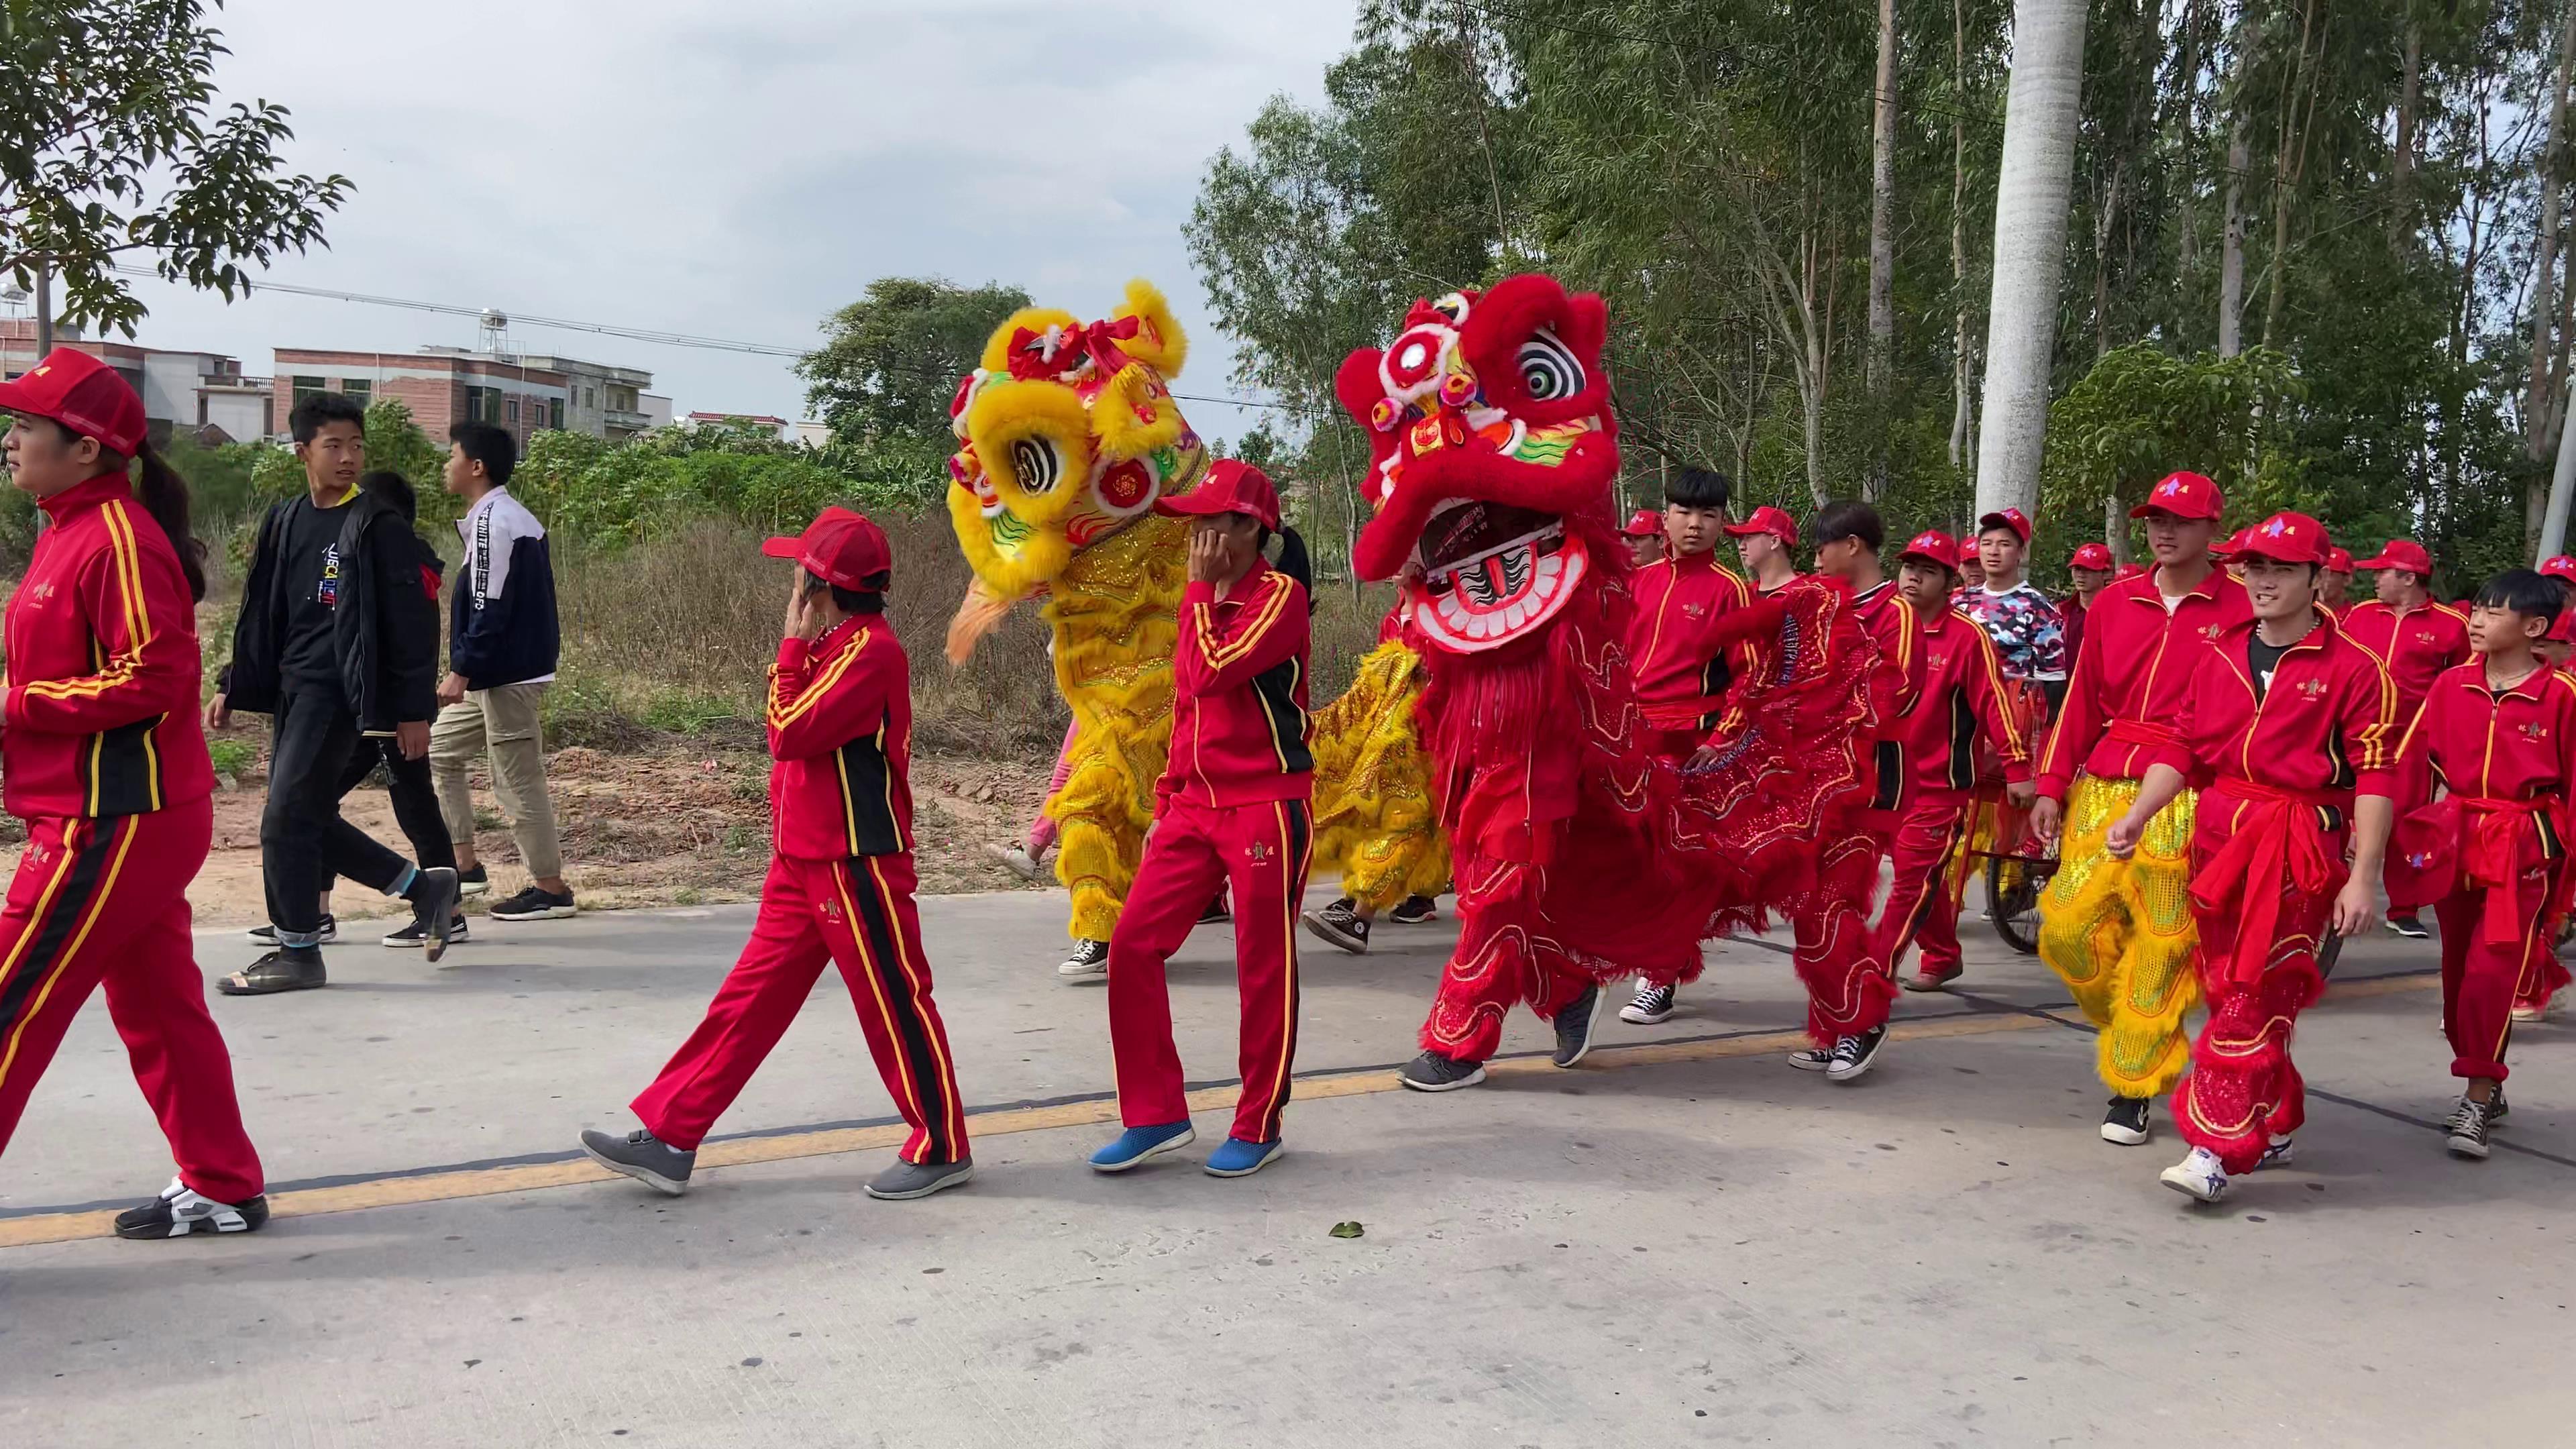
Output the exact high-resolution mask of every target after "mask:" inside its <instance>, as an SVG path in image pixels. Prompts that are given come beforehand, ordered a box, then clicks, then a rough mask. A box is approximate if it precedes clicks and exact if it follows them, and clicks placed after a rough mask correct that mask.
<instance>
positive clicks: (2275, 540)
mask: <svg viewBox="0 0 2576 1449" xmlns="http://www.w3.org/2000/svg"><path fill="white" fill-rule="evenodd" d="M2332 547H2333V545H2332V544H2329V543H2327V542H2326V527H2325V525H2324V524H2322V523H2319V522H2317V521H2316V520H2315V519H2313V518H2310V517H2309V516H2307V515H2306V514H2304V513H2275V514H2273V515H2272V516H2271V517H2269V518H2267V519H2264V520H2263V521H2262V522H2261V523H2258V524H2256V525H2254V526H2253V527H2252V528H2249V529H2247V530H2245V531H2244V532H2243V533H2240V534H2238V535H2236V551H2237V552H2238V553H2240V554H2246V555H2250V556H2251V557H2254V558H2268V559H2272V560H2274V561H2276V562H2279V563H2294V564H2322V563H2324V562H2325V561H2326V554H2327V551H2328V550H2330V549H2331V548H2332Z"/></svg>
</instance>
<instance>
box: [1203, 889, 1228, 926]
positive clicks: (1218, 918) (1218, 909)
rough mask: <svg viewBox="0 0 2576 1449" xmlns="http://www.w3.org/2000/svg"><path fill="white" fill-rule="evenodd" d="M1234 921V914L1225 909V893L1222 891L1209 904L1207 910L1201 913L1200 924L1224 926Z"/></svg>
mask: <svg viewBox="0 0 2576 1449" xmlns="http://www.w3.org/2000/svg"><path fill="white" fill-rule="evenodd" d="M1233 919H1234V913H1233V912H1232V911H1229V910H1227V909H1226V908H1225V892H1224V891H1222V890H1220V891H1218V892H1217V893H1216V895H1215V897H1214V898H1213V899H1211V900H1210V901H1209V902H1208V903H1207V909H1206V910H1204V911H1201V912H1199V924H1200V925H1202V926H1222V925H1224V924H1225V923H1226V922H1228V921H1231V920H1233Z"/></svg>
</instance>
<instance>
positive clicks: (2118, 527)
mask: <svg viewBox="0 0 2576 1449" xmlns="http://www.w3.org/2000/svg"><path fill="white" fill-rule="evenodd" d="M2102 538H2103V541H2104V542H2106V543H2108V544H2110V545H2111V562H2113V563H2115V564H2124V563H2127V562H2128V561H2129V510H2128V509H2127V508H2125V507H2123V506H2122V505H2121V503H2120V495H2119V494H2117V493H2105V494H2103V495H2102Z"/></svg>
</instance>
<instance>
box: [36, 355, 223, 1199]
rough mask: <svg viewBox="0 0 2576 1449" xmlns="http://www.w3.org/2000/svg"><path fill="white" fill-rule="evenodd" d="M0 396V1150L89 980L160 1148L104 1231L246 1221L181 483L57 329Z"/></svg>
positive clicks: (197, 594) (200, 577)
mask: <svg viewBox="0 0 2576 1449" xmlns="http://www.w3.org/2000/svg"><path fill="white" fill-rule="evenodd" d="M0 409H6V410H8V411H10V412H13V413H15V414H17V415H18V416H17V419H16V421H15V423H14V424H13V425H12V426H11V427H10V429H9V436H8V442H7V445H6V450H7V456H8V462H9V471H10V473H11V475H12V477H13V480H14V481H15V482H16V484H17V486H18V488H19V490H20V491H21V492H24V493H26V494H28V495H30V496H32V497H33V498H34V499H35V500H36V503H37V506H39V507H41V508H42V509H43V510H44V512H45V518H46V522H47V527H46V528H45V530H44V532H42V533H41V534H39V535H37V537H36V546H35V552H34V554H33V556H32V557H31V558H29V560H28V562H27V572H26V576H25V577H24V578H22V579H20V580H19V582H18V588H17V592H15V593H14V594H12V595H11V596H10V598H9V605H8V615H7V620H6V625H5V633H6V648H7V652H8V683H7V693H6V696H5V703H0V792H4V793H5V802H6V804H7V807H8V810H9V813H10V814H12V815H14V816H17V817H18V818H19V819H20V820H23V821H25V822H26V825H27V849H26V851H25V853H24V854H23V855H21V856H20V857H19V860H18V872H17V875H16V876H15V877H13V878H12V879H11V881H10V883H9V900H8V905H7V907H6V909H5V910H0V1152H6V1151H7V1150H8V1146H9V1138H10V1136H11V1134H12V1133H14V1132H15V1131H16V1130H17V1126H18V1118H19V1115H20V1114H21V1113H23V1112H24V1111H25V1110H26V1107H27V1094H28V1093H29V1092H31V1091H33V1090H35V1086H36V1080H37V1078H39V1077H42V1076H43V1075H44V1074H45V1066H46V1064H47V1063H48V1062H50V1061H52V1060H53V1056H54V1050H55V1048H57V1047H59V1046H61V1045H62V1040H63V1033H64V1031H65V1030H67V1029H68V1028H69V1027H70V1026H71V1024H72V1017H73V1016H74V1015H75V1014H77V1013H78V1012H79V1011H80V1008H81V1003H83V1002H85V1001H87V1000H89V994H90V992H91V991H93V990H95V989H97V988H98V987H100V986H102V985H104V986H105V987H106V989H107V1011H108V1015H109V1016H110V1017H111V1018H112V1019H113V1020H114V1021H115V1023H116V1034H117V1035H118V1036H120V1037H122V1038H124V1040H125V1051H126V1055H127V1057H128V1058H129V1059H130V1060H131V1061H132V1063H133V1067H134V1079H135V1082H136V1084H137V1085H139V1086H141V1087H142V1088H143V1095H144V1096H145V1097H146V1098H147V1099H149V1100H150V1102H151V1103H152V1111H153V1115H154V1116H156V1117H158V1118H159V1119H160V1121H161V1131H162V1134H163V1135H164V1136H165V1137H167V1138H168V1139H169V1141H170V1155H171V1156H172V1157H174V1158H176V1159H177V1160H178V1166H179V1172H178V1176H176V1177H174V1178H172V1179H171V1181H170V1185H169V1186H168V1187H166V1188H164V1189H162V1191H161V1195H160V1196H159V1197H157V1198H155V1199H153V1200H152V1201H150V1202H148V1203H145V1204H143V1205H142V1206H141V1207H138V1208H134V1209H132V1210H130V1211H128V1212H125V1213H121V1214H119V1215H118V1217H117V1219H116V1231H117V1234H118V1236H120V1237H127V1238H180V1237H187V1236H189V1235H190V1234H193V1233H246V1232H250V1231H253V1230H255V1229H256V1228H258V1227H259V1226H260V1225H261V1224H262V1223H265V1222H267V1221H268V1199H267V1198H266V1197H265V1196H263V1195H262V1193H263V1189H264V1186H265V1185H264V1183H263V1181H262V1179H261V1175H260V1166H259V1154H258V1153H257V1152H255V1151H253V1150H252V1148H251V1145H250V1138H249V1136H248V1135H247V1134H245V1133H244V1132H243V1131H242V1122H241V1106H240V1103H239V1102H238V1101H237V1100H236V1099H235V1097H234V1095H233V1068H232V1058H231V1056H230V1055H229V1054H228V1053H226V1051H225V1050H224V1039H223V1035H222V1033H220V1032H218V1031H217V1030H216V1029H215V1023H214V1018H212V1017H211V1016H208V1015H207V1014H206V984H205V980H204V978H202V977H201V976H199V975H198V974H197V954H196V945H195V942H194V940H193V939H192V938H191V937H190V935H189V929H188V921H189V914H188V897H187V890H188V882H189V881H191V880H193V879H195V877H196V874H197V870H198V868H199V867H200V866H202V865H204V864H205V861H206V848H207V846H208V845H209V844H210V843H211V842H212V840H213V836H214V818H215V817H214V806H213V803H212V802H213V796H214V791H215V771H214V766H213V765H212V764H211V763H210V762H209V761H208V760H207V758H206V737H205V735H204V734H202V733H201V732H200V726H199V724H198V721H197V689H198V680H199V670H200V664H199V660H198V653H197V627H196V611H195V605H196V602H197V600H199V599H201V598H203V597H204V596H205V592H206V579H205V574H204V573H203V571H202V570H201V569H200V567H199V565H198V554H199V552H200V546H199V544H198V543H197V541H196V540H195V539H194V538H193V537H191V536H190V535H189V531H188V485H187V484H186V483H185V482H183V481H181V479H180V478H179V476H178V475H177V474H176V473H173V472H172V471H171V470H170V468H169V466H168V465H167V464H165V463H163V462H162V461H161V459H160V458H159V457H158V456H157V455H155V454H154V453H153V451H152V448H151V445H150V444H148V443H146V442H145V441H144V437H143V428H144V422H143V401H142V399H140V398H138V397H136V396H135V395H134V389H133V388H131V387H129V386H127V385H126V383H125V380H124V379H123V378H120V377H118V376H117V375H116V373H115V372H114V371H112V370H110V369H109V368H108V367H107V366H106V365H105V364H104V363H102V362H100V361H99V360H98V359H96V358H94V357H91V356H89V355H88V354H86V353H81V352H74V351H72V350H70V349H68V348H61V349H57V350H55V351H54V352H52V353H50V354H48V355H47V356H46V357H45V359H44V360H43V361H41V362H39V363H37V364H36V365H35V366H34V367H33V368H31V369H29V370H28V372H27V374H26V375H25V376H23V377H20V378H18V379H16V380H15V381H12V382H6V383H0ZM128 459H134V460H137V461H139V462H140V463H141V464H142V479H141V487H140V489H139V490H138V489H137V488H136V487H135V485H133V484H131V483H129V482H127V480H126V463H127V460H128Z"/></svg>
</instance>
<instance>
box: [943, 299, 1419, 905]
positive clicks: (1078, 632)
mask: <svg viewBox="0 0 2576 1449" xmlns="http://www.w3.org/2000/svg"><path fill="white" fill-rule="evenodd" d="M1187 356H1188V342H1187V340H1186V339H1185V338H1184V336H1183V334H1182V332H1181V328H1180V326H1179V324H1178V323H1177V322H1175V321H1174V320H1173V318H1172V314H1171V309H1170V307H1169V306H1168V305H1167V304H1166V303H1165V301H1164V299H1163V296H1162V294H1161V293H1160V292H1157V291H1156V290H1155V289H1154V288H1153V287H1152V286H1150V285H1148V284H1147V283H1144V282H1141V281H1139V282H1131V283H1129V284H1128V286H1127V295H1126V298H1125V300H1124V301H1123V302H1122V303H1121V304H1120V306H1119V307H1118V308H1117V310H1116V311H1114V312H1112V313H1111V314H1110V315H1109V317H1108V318H1107V319H1105V320H1102V321H1096V322H1084V321H1083V320H1081V319H1080V318H1078V317H1076V316H1075V315H1074V314H1073V313H1070V312H1065V311H1061V310H1057V309H1052V308H1027V309H1023V310H1022V311H1020V312H1018V313H1015V314H1014V315H1013V316H1011V317H1010V318H1009V319H1008V320H1007V321H1005V322H1003V323H1002V325H1001V326H1000V327H998V328H996V329H995V330H994V332H993V335H992V337H991V338H990V339H989V340H988V341H987V342H986V343H985V346H984V355H983V358H982V359H981V365H980V366H978V367H977V368H976V370H975V371H974V372H973V373H971V374H969V375H968V376H967V377H966V378H964V379H963V380H962V381H961V382H960V383H959V385H958V389H957V397H956V399H955V401H954V402H953V403H951V404H950V408H949V415H950V421H951V425H952V427H953V429H954V430H955V432H956V435H957V439H958V447H957V451H956V453H955V454H954V455H952V456H951V457H950V459H949V461H948V471H949V488H948V515H949V521H950V523H951V524H952V525H953V526H954V527H955V529H956V531H957V542H958V545H959V547H960V548H962V549H963V550H964V551H965V554H966V561H967V563H968V564H969V565H971V566H972V567H973V569H974V571H975V578H974V582H973V583H972V584H971V585H970V586H969V588H968V591H967V596H966V599H965V602H964V603H963V604H961V605H960V606H959V608H958V611H957V617H956V619H955V620H954V622H952V623H951V624H950V626H949V633H948V657H949V659H950V661H951V662H952V663H954V662H962V661H963V660H964V659H965V658H966V656H967V654H968V653H969V652H971V651H972V650H973V648H974V646H975V642H976V640H978V639H979V638H981V637H982V636H983V635H984V634H985V633H987V632H989V631H990V630H991V629H992V628H993V627H994V626H995V625H997V624H998V623H999V622H1000V621H1001V618H1002V616H1003V615H1004V614H1005V613H1006V612H1008V611H1009V609H1010V608H1011V607H1012V606H1013V605H1014V604H1016V603H1018V602H1020V601H1021V600H1024V599H1040V600H1043V601H1044V603H1043V607H1042V609H1041V611H1040V612H1041V616H1042V617H1043V618H1044V619H1045V620H1046V623H1047V627H1048V629H1049V630H1050V631H1051V633H1052V636H1053V640H1052V643H1053V653H1054V659H1055V674H1056V686H1057V688H1058V689H1059V690H1060V691H1062V693H1063V696H1064V700H1065V703H1066V705H1067V706H1068V707H1069V708H1070V709H1071V710H1072V712H1073V719H1074V731H1073V738H1072V743H1071V745H1070V746H1069V760H1068V764H1069V769H1068V771H1067V774H1066V777H1065V783H1064V787H1063V788H1062V789H1061V790H1058V791H1057V792H1056V793H1055V794H1054V795H1053V796H1052V797H1051V798H1050V799H1049V800H1048V801H1047V804H1046V813H1047V814H1048V815H1049V816H1050V817H1052V818H1053V819H1055V820H1056V821H1057V822H1058V823H1059V824H1060V825H1061V827H1062V831H1061V834H1060V837H1059V839H1060V842H1061V843H1060V845H1059V847H1058V851H1057V855H1056V874H1057V877H1058V879H1060V880H1062V881H1063V882H1064V884H1065V886H1066V888H1067V889H1068V890H1070V891H1071V892H1072V896H1073V919H1072V934H1073V935H1074V936H1075V937H1076V938H1079V939H1084V940H1092V941H1106V940H1107V939H1109V934H1110V930H1111V928H1112V927H1113V926H1115V925H1116V924H1117V921H1118V910H1119V906H1120V904H1121V903H1122V902H1124V901H1125V899H1126V896H1127V888H1128V885H1129V884H1130V883H1131V882H1132V881H1133V880H1134V878H1135V873H1136V863H1137V861H1138V859H1139V858H1141V856H1142V855H1143V853H1144V840H1145V831H1146V828H1147V827H1148V826H1150V825H1152V824H1153V819H1154V781H1155V780H1156V779H1157V778H1158V777H1160V776H1161V774H1162V773H1163V763H1164V759H1165V756H1166V754H1167V753H1168V750H1169V747H1170V743H1171V732H1172V651H1173V648H1174V644H1175V639H1176V633H1175V623H1174V619H1175V614H1176V612H1177V610H1178V608H1179V605H1180V598H1181V588H1182V584H1183V582H1184V574H1185V572H1186V561H1185V550H1186V543H1187V527H1186V524H1185V522H1184V521H1183V520H1179V519H1173V518H1164V517H1159V516H1157V515H1155V514H1154V512H1153V504H1154V500H1155V499H1157V498H1160V497H1162V496H1164V495H1165V494H1170V493H1181V492H1186V491H1188V490H1189V489H1190V488H1191V487H1193V486H1195V485H1196V484H1197V482H1198V480H1199V476H1200V475H1201V474H1202V473H1204V472H1205V471H1206V469H1207V465H1208V461H1209V453H1208V449H1207V445H1206V443H1205V442H1204V441H1203V440H1202V439H1201V438H1200V437H1199V435H1198V434H1197V433H1196V432H1195V431H1194V430H1192V429H1191V427H1190V426H1189V424H1188V422H1187V421H1186V420H1185V419H1183V417H1182V416H1181V412H1180V408H1179V405H1178V404H1177V403H1176V402H1175V401H1174V399H1173V397H1172V394H1171V389H1170V386H1169V379H1171V378H1172V377H1174V376H1177V375H1178V374H1179V373H1180V371H1181V367H1182V364H1183V363H1184V362H1185V361H1186V360H1187ZM1372 663H1373V664H1376V665H1378V666H1379V667H1378V669H1377V670H1376V672H1371V671H1369V670H1364V671H1363V673H1362V683H1363V684H1369V685H1372V687H1373V690H1374V692H1372V693H1368V694H1365V695H1360V696H1358V697H1355V698H1352V699H1349V700H1346V701H1343V702H1337V703H1336V704H1335V705H1334V706H1331V707H1328V708H1327V709H1325V710H1323V711H1319V712H1318V715H1317V721H1318V725H1319V730H1318V736H1317V738H1316V740H1315V741H1314V749H1315V755H1316V760H1317V764H1318V777H1317V788H1316V800H1315V817H1316V823H1317V828H1318V829H1317V861H1318V863H1319V864H1325V863H1329V862H1332V861H1334V860H1336V859H1343V860H1345V861H1346V862H1347V861H1349V860H1357V859H1361V858H1362V856H1363V853H1364V852H1365V853H1366V860H1365V863H1364V864H1363V865H1362V866H1360V867H1358V869H1361V870H1364V871H1368V872H1373V873H1374V874H1373V876H1372V878H1373V879H1382V880H1385V881H1388V882H1391V884H1390V885H1389V886H1388V887H1387V888H1388V889H1392V888H1393V887H1394V886H1395V885H1401V884H1403V883H1404V882H1406V881H1411V880H1417V879H1419V878H1420V877H1421V876H1422V875H1423V873H1424V872H1425V871H1426V870H1429V869H1433V868H1434V867H1431V866H1426V865H1425V861H1426V860H1427V859H1428V858H1429V857H1430V856H1432V855H1434V854H1436V852H1437V850H1438V843H1437V840H1436V838H1435V837H1434V836H1433V835H1432V832H1431V824H1430V820H1431V811H1430V808H1429V804H1428V801H1427V800H1421V801H1419V802H1418V808H1417V806H1416V805H1415V804H1414V803H1412V802H1411V800H1410V797H1409V795H1408V792H1407V791H1406V789H1405V788H1404V787H1405V784H1406V782H1407V781H1408V780H1409V779H1412V780H1418V779H1421V778H1423V771H1422V770H1421V768H1420V766H1419V764H1418V763H1415V764H1413V765H1411V766H1408V764H1407V761H1406V756H1407V753H1408V751H1410V750H1411V749H1412V746H1411V744H1410V731H1409V728H1408V727H1407V726H1406V725H1405V723H1404V721H1405V720H1408V719H1409V717H1410V713H1411V704H1412V694H1411V693H1409V692H1406V691H1405V690H1404V689H1403V688H1401V687H1400V683H1401V680H1402V679H1404V678H1405V677H1408V676H1409V675H1410V674H1411V672H1412V671H1411V668H1410V661H1409V659H1408V660H1407V661H1406V662H1405V665H1404V667H1403V668H1402V670H1401V671H1398V672H1392V673H1390V672H1389V670H1390V669H1391V667H1392V666H1391V665H1390V664H1388V663H1386V662H1383V661H1378V660H1377V659H1376V657H1375V656H1372ZM1390 710H1392V711H1395V712H1396V718H1395V719H1394V720H1390V719H1389V718H1388V711H1390ZM1323 726H1328V727H1329V728H1320V727H1323ZM1346 779H1347V780H1352V781H1354V782H1364V783H1365V784H1366V785H1367V787H1368V791H1369V793H1366V794H1363V793H1360V792H1358V791H1353V792H1350V793H1348V794H1345V793H1343V792H1341V791H1340V790H1339V789H1338V785H1337V782H1339V781H1342V780H1346ZM1390 784H1391V785H1392V787H1393V788H1392V790H1391V792H1387V793H1380V787H1383V786H1388V785H1390ZM1396 893H1397V894H1398V895H1400V894H1401V893H1402V892H1401V891H1400V890H1399V891H1397V892H1396Z"/></svg>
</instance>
